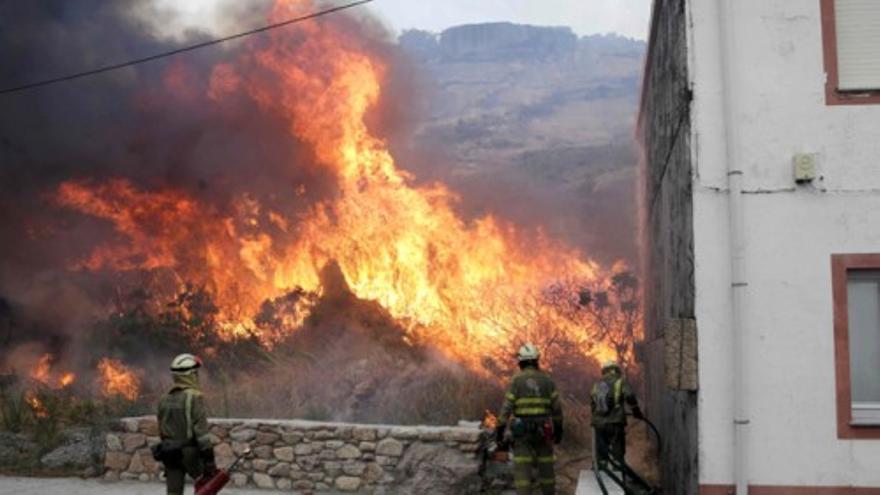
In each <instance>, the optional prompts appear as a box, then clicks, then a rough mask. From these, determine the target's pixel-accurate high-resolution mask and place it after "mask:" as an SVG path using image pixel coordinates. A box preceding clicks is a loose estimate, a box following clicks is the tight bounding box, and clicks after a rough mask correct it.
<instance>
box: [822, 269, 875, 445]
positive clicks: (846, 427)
mask: <svg viewBox="0 0 880 495" xmlns="http://www.w3.org/2000/svg"><path fill="white" fill-rule="evenodd" d="M874 270H880V254H834V255H832V256H831V281H832V292H833V302H834V358H835V359H834V361H835V377H836V389H837V390H836V392H837V393H836V395H837V437H838V438H841V439H858V438H875V439H880V423H877V424H875V423H873V422H872V423H871V424H856V423H855V422H854V421H853V403H852V379H851V378H852V377H851V376H850V370H851V363H850V332H849V301H848V298H849V295H848V282H849V280H850V277H851V276H852V275H854V274H857V273H858V272H862V273H865V272H869V271H874Z"/></svg>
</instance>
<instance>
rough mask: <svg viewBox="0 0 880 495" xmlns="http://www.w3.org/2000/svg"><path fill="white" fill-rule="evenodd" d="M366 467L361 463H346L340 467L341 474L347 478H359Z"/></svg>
mask: <svg viewBox="0 0 880 495" xmlns="http://www.w3.org/2000/svg"><path fill="white" fill-rule="evenodd" d="M366 467H367V465H366V464H364V463H363V462H346V463H344V464H343V465H342V472H343V473H345V474H347V475H349V476H360V475H362V474H364V470H365V469H366Z"/></svg>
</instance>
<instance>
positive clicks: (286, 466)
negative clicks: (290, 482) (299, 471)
mask: <svg viewBox="0 0 880 495" xmlns="http://www.w3.org/2000/svg"><path fill="white" fill-rule="evenodd" d="M268 473H269V475H270V476H281V477H284V478H286V477H288V476H290V463H288V462H279V463H278V464H275V465H274V466H272V467H271V468H269V471H268Z"/></svg>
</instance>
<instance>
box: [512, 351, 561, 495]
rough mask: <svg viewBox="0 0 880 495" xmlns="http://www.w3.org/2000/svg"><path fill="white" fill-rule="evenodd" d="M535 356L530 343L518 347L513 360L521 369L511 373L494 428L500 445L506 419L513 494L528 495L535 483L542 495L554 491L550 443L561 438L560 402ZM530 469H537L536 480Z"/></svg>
mask: <svg viewBox="0 0 880 495" xmlns="http://www.w3.org/2000/svg"><path fill="white" fill-rule="evenodd" d="M539 357H540V352H539V351H538V348H537V347H535V346H534V345H533V344H525V345H524V346H522V347H521V348H520V349H519V352H518V353H517V360H518V361H519V367H520V369H521V370H522V371H520V373H518V374H517V375H516V376H514V377H513V381H512V382H511V384H510V388H509V389H508V390H507V393H506V394H505V396H504V404H503V405H502V406H501V412H500V413H499V414H498V428H497V429H496V430H495V434H496V435H497V440H498V443H499V445H503V444H504V430H505V428H506V427H507V425H508V422H509V423H510V432H511V434H512V436H513V462H514V468H513V469H514V470H513V479H514V484H515V485H516V493H517V495H530V494H531V493H532V488H533V487H534V486H535V485H537V486H538V487H540V492H541V493H542V494H543V495H548V494H549V495H552V494H554V493H556V473H555V470H554V467H553V462H554V461H555V458H554V457H553V444H558V443H559V442H560V441H561V440H562V406H561V404H560V401H559V392H558V391H557V390H556V384H554V383H553V379H551V378H550V375H548V374H547V373H545V372H543V371H541V369H540V368H539V367H538V358H539ZM511 416H512V418H511ZM533 470H535V471H537V479H536V480H533V476H532V471H533Z"/></svg>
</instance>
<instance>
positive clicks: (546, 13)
mask: <svg viewBox="0 0 880 495" xmlns="http://www.w3.org/2000/svg"><path fill="white" fill-rule="evenodd" d="M369 8H371V9H373V11H375V12H377V13H379V14H380V15H381V16H382V17H383V18H384V19H385V20H386V21H387V22H388V24H389V25H390V26H391V27H393V28H394V29H396V30H398V31H400V30H403V29H409V28H419V29H425V30H429V31H441V30H443V29H445V28H447V27H449V26H455V25H458V24H467V23H474V22H488V21H511V22H517V23H521V24H538V25H545V26H571V28H572V29H574V31H575V32H576V33H578V34H580V35H584V34H594V33H608V32H615V33H619V34H622V35H625V36H629V37H633V38H639V39H645V38H646V36H647V33H648V22H649V18H650V14H651V0H375V1H374V2H373V3H372V4H370V7H369Z"/></svg>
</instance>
